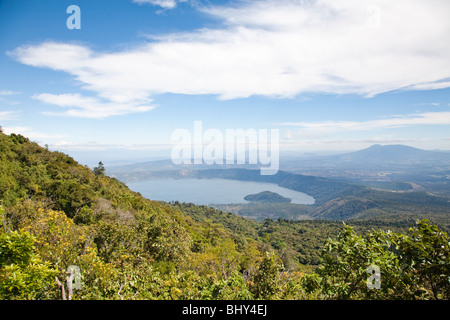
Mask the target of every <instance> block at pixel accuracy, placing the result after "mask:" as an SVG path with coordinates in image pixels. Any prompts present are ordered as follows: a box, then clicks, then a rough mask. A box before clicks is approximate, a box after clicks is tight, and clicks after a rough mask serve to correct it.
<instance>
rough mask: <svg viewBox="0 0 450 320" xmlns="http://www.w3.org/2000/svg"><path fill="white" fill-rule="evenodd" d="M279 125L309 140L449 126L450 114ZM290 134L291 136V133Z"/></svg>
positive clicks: (427, 113) (426, 113)
mask: <svg viewBox="0 0 450 320" xmlns="http://www.w3.org/2000/svg"><path fill="white" fill-rule="evenodd" d="M279 125H281V126H294V127H298V128H299V129H301V130H300V131H298V132H297V134H301V135H302V136H303V137H310V138H311V137H320V136H326V135H328V134H331V133H336V132H345V131H365V130H374V129H386V128H400V127H407V126H417V125H450V112H425V113H417V114H409V115H403V116H395V117H387V118H382V119H376V120H369V121H318V122H285V123H280V124H279ZM290 134H291V135H293V133H292V132H290Z"/></svg>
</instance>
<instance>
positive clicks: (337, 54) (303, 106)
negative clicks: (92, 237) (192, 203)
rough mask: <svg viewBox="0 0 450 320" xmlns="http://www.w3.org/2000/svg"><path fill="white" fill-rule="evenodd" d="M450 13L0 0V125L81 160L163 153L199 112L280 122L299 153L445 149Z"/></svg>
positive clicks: (333, 4) (377, 0) (407, 7)
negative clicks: (379, 148)
mask: <svg viewBox="0 0 450 320" xmlns="http://www.w3.org/2000/svg"><path fill="white" fill-rule="evenodd" d="M71 5H75V6H77V8H79V12H78V11H76V10H75V11H73V10H68V8H70V6H71ZM449 14H450V2H449V1H448V0H430V1H423V0H420V1H419V0H398V1H387V0H371V1H365V0H339V1H336V0H297V1H295V0H276V1H275V0H260V1H247V0H233V1H226V0H221V1H213V0H209V1H206V0H184V1H181V0H115V1H110V0H95V1H92V0H70V1H66V0H21V1H18V0H0V125H1V126H2V127H3V130H4V132H5V133H7V134H10V133H18V134H23V135H25V136H27V137H29V138H30V139H31V140H32V141H35V142H37V143H39V144H40V145H42V146H44V145H48V147H49V148H50V149H52V150H60V151H63V152H65V153H68V154H69V155H72V156H74V158H75V159H76V160H78V161H79V162H81V163H84V164H88V165H92V164H93V163H97V162H98V161H103V162H106V163H111V164H113V163H115V162H117V163H118V162H125V161H127V162H133V161H142V160H145V159H150V158H152V159H153V158H155V157H166V158H167V157H168V155H170V150H171V148H173V144H174V141H173V140H172V134H173V133H174V132H175V131H176V130H177V129H180V128H181V129H185V130H188V131H190V132H193V131H194V122H195V121H201V122H202V125H203V129H204V130H207V129H217V130H219V131H221V132H224V133H225V132H226V130H227V129H244V130H247V129H255V130H260V129H268V130H269V129H277V130H279V136H280V140H279V142H280V150H281V151H282V152H288V151H290V152H297V153H299V154H301V153H306V152H322V151H330V152H344V151H345V152H347V151H351V150H359V149H363V148H367V147H370V146H371V145H373V144H382V145H387V144H404V145H409V146H413V147H418V148H422V149H427V150H434V149H440V150H450V41H448V39H450V19H448V17H449ZM78 27H79V28H78Z"/></svg>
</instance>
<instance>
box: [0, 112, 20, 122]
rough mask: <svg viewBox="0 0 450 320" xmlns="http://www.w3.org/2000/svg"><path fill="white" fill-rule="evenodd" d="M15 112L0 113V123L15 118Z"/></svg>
mask: <svg viewBox="0 0 450 320" xmlns="http://www.w3.org/2000/svg"><path fill="white" fill-rule="evenodd" d="M17 113H18V112H17V111H0V121H8V120H12V119H15V118H16V115H17Z"/></svg>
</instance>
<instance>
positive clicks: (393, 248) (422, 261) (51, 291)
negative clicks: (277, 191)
mask: <svg viewBox="0 0 450 320" xmlns="http://www.w3.org/2000/svg"><path fill="white" fill-rule="evenodd" d="M244 173H245V176H244V178H248V179H250V178H252V177H249V176H248V175H251V174H252V173H248V172H244ZM202 174H205V175H208V172H204V173H202ZM224 174H225V173H224ZM253 178H254V177H253ZM271 179H275V180H276V182H278V183H280V184H283V185H285V186H289V185H292V186H294V187H297V188H300V185H298V183H300V182H299V181H297V180H295V179H293V178H292V175H289V174H285V173H281V174H280V175H278V176H276V177H273V178H271ZM302 181H303V182H302V183H307V182H308V181H309V182H314V183H315V187H314V185H311V186H309V187H308V190H309V191H311V192H314V188H316V187H317V186H318V185H320V186H321V188H323V187H324V183H322V182H323V181H320V180H317V179H315V178H314V179H312V178H311V179H309V178H305V179H304V180H302ZM303 187H304V185H303ZM342 187H343V184H341V183H336V184H333V185H331V186H330V188H331V189H332V190H334V191H335V192H338V191H339V192H342ZM345 188H347V187H345ZM319 189H320V188H319ZM319 189H317V190H315V192H316V194H317V195H318V196H320V197H324V196H325V195H324V193H322V191H323V190H324V189H321V190H319ZM345 190H346V192H348V193H349V194H352V196H355V193H357V192H362V191H361V190H359V191H358V190H349V189H345ZM369 194H370V193H369ZM347 199H348V198H347ZM322 200H323V199H322ZM388 200H389V201H392V202H394V199H393V198H392V199H388ZM0 201H1V205H0V298H2V299H61V291H60V288H59V287H58V286H57V285H56V284H55V277H57V278H58V279H59V280H61V282H64V279H65V278H66V276H67V270H68V268H69V267H70V266H77V267H79V269H80V275H79V276H80V278H79V280H80V282H81V288H76V289H75V290H74V292H73V296H72V299H74V300H76V299H109V300H114V299H233V300H234V299H322V298H326V299H337V298H340V299H448V298H449V283H448V279H449V269H448V266H449V260H448V259H449V257H450V252H449V239H448V236H447V234H446V233H445V232H443V231H441V228H440V227H438V226H437V225H433V224H431V223H429V222H426V221H421V222H419V223H418V224H417V225H415V226H413V227H412V228H411V229H410V230H408V227H410V226H411V223H412V220H408V219H397V220H395V221H393V220H386V219H384V220H359V221H357V220H349V221H347V225H346V226H342V223H339V222H333V221H321V220H315V221H293V220H287V219H278V220H271V219H266V220H264V221H261V222H256V221H254V220H250V219H246V218H243V217H240V216H237V215H235V214H232V213H229V212H224V211H220V210H217V209H213V208H210V207H207V206H196V205H193V204H185V203H179V202H174V203H162V202H155V201H151V200H148V199H145V198H143V197H142V196H141V195H140V194H138V193H135V192H132V191H130V190H129V189H128V187H127V186H126V185H125V184H123V183H121V182H120V181H118V180H117V179H114V178H110V177H107V176H106V175H104V170H102V167H101V166H100V164H99V170H97V171H96V170H94V172H93V171H92V170H90V169H89V168H87V167H84V166H81V165H79V164H78V163H77V162H76V161H74V160H73V159H72V158H70V157H69V156H67V155H65V154H62V153H60V152H50V151H49V150H48V149H46V148H41V147H39V146H38V145H37V144H35V143H33V142H30V141H29V140H28V139H27V138H25V137H22V136H20V135H11V136H6V135H4V134H1V133H0ZM422 201H424V198H423V196H422V197H419V198H418V199H416V202H415V203H417V204H421V203H422ZM345 203H347V204H348V205H349V206H353V205H354V208H356V209H357V210H359V209H358V208H359V204H358V201H356V202H354V203H353V202H345V201H344V202H342V203H340V204H339V205H344V204H345ZM269 205H271V206H272V207H270V208H272V209H274V210H275V209H276V208H277V206H284V208H285V209H286V210H287V212H288V213H289V214H292V213H293V212H294V211H295V210H306V209H305V208H306V207H305V206H303V207H295V206H293V205H291V204H288V203H285V204H269ZM333 205H334V204H333ZM330 206H331V204H330ZM278 208H280V207H278ZM260 209H262V208H261V207H258V206H255V207H253V208H252V210H256V211H258V210H260ZM307 210H311V209H307ZM368 210H377V208H372V209H368ZM256 211H254V212H256ZM296 212H298V211H296ZM302 212H303V211H302ZM330 212H334V213H336V212H337V211H336V210H334V209H332V210H331V211H330ZM303 213H307V214H311V211H304V212H303ZM373 229H375V230H373ZM390 230H392V231H390ZM336 237H337V238H336ZM321 249H323V250H322V252H321ZM321 253H322V254H321ZM371 264H372V265H376V266H378V267H379V268H380V271H381V280H382V281H381V287H380V289H378V290H369V289H368V288H367V282H366V280H367V277H369V276H370V275H369V274H368V273H367V267H368V266H369V265H371Z"/></svg>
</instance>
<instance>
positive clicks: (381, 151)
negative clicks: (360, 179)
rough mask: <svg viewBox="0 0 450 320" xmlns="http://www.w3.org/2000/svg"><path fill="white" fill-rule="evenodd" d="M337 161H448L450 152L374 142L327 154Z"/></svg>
mask: <svg viewBox="0 0 450 320" xmlns="http://www.w3.org/2000/svg"><path fill="white" fill-rule="evenodd" d="M329 157H331V158H333V159H335V160H338V161H342V162H344V161H347V162H348V161H357V162H366V163H367V162H399V161H401V162H406V163H417V162H424V161H427V162H429V161H445V160H447V161H450V153H449V152H443V151H429V150H422V149H418V148H414V147H410V146H405V145H385V146H382V145H379V144H375V145H373V146H371V147H369V148H367V149H363V150H360V151H356V152H351V153H345V154H339V155H334V156H329Z"/></svg>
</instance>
